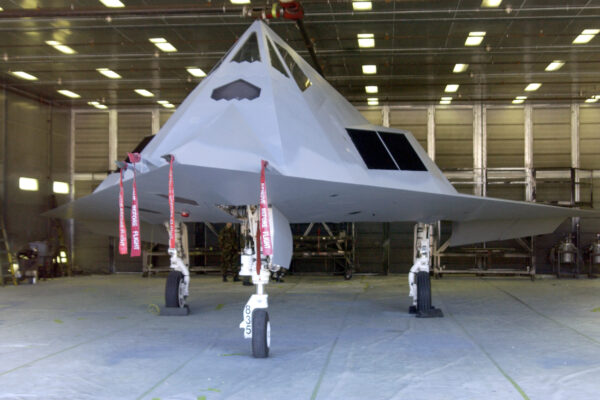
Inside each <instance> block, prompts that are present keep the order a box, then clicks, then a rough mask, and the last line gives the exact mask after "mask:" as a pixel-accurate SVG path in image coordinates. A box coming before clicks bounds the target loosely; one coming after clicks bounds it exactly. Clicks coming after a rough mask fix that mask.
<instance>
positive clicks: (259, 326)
mask: <svg viewBox="0 0 600 400" xmlns="http://www.w3.org/2000/svg"><path fill="white" fill-rule="evenodd" d="M270 345H271V324H270V322H269V313H268V312H267V310H265V309H264V308H257V309H255V310H254V311H252V355H253V356H254V357H255V358H267V357H268V356H269V347H270Z"/></svg>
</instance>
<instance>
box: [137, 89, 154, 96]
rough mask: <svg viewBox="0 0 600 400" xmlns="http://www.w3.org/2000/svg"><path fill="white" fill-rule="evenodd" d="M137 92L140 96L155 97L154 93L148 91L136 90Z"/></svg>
mask: <svg viewBox="0 0 600 400" xmlns="http://www.w3.org/2000/svg"><path fill="white" fill-rule="evenodd" d="M135 92H136V93H137V94H139V95H140V96H144V97H154V93H152V92H150V91H148V90H146V89H135Z"/></svg>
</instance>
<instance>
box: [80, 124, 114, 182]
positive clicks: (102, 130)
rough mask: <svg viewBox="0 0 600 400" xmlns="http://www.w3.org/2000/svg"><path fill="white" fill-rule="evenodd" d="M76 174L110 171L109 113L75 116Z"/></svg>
mask: <svg viewBox="0 0 600 400" xmlns="http://www.w3.org/2000/svg"><path fill="white" fill-rule="evenodd" d="M73 131H74V133H75V172H77V173H81V172H103V171H107V170H108V113H107V112H89V113H86V112H78V113H76V114H75V128H74V130H73Z"/></svg>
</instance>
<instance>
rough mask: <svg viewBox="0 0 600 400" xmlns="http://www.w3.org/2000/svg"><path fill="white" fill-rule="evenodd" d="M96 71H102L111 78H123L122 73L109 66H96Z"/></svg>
mask: <svg viewBox="0 0 600 400" xmlns="http://www.w3.org/2000/svg"><path fill="white" fill-rule="evenodd" d="M96 71H98V72H100V73H101V74H102V75H104V76H105V77H107V78H110V79H121V75H119V74H117V73H116V72H115V71H113V70H111V69H108V68H96Z"/></svg>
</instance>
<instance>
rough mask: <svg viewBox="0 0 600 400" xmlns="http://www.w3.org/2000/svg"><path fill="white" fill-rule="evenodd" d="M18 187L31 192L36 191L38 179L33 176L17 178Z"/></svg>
mask: <svg viewBox="0 0 600 400" xmlns="http://www.w3.org/2000/svg"><path fill="white" fill-rule="evenodd" d="M19 189H21V190H29V191H32V192H37V190H38V180H37V179H35V178H24V177H20V178H19Z"/></svg>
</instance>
